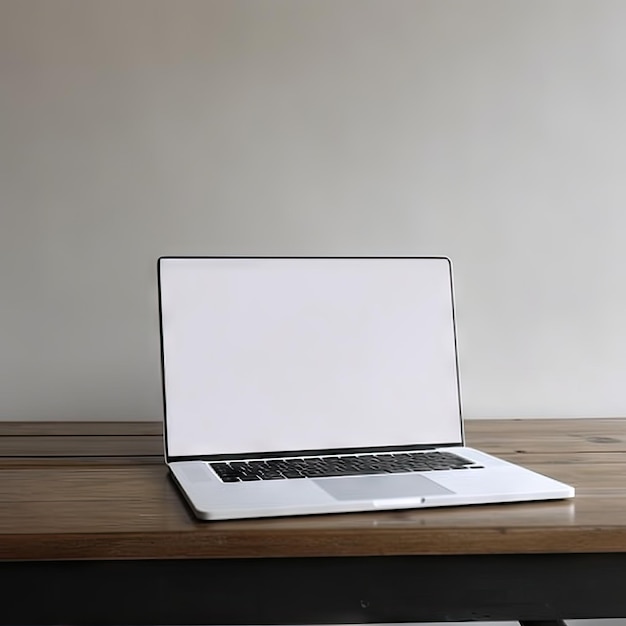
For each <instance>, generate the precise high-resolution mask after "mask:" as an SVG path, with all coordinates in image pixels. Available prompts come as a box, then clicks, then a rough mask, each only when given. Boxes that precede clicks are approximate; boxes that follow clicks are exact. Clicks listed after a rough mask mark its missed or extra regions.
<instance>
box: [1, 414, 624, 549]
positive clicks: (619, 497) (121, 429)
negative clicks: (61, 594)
mask: <svg viewBox="0 0 626 626" xmlns="http://www.w3.org/2000/svg"><path fill="white" fill-rule="evenodd" d="M466 431H467V433H466V434H467V440H468V444H470V445H473V446H475V447H477V448H480V449H483V450H485V451H487V452H492V453H495V454H497V455H499V456H502V457H503V458H508V459H510V460H513V461H515V462H518V463H521V464H522V465H525V466H527V467H530V468H531V469H534V470H536V471H539V472H542V473H545V474H548V475H550V476H553V477H554V478H557V479H559V480H563V481H565V482H568V483H570V484H572V485H574V486H575V487H576V489H577V496H576V498H575V499H573V500H564V501H555V502H536V503H525V504H505V505H483V506H470V507H450V508H441V509H425V510H410V511H399V512H393V511H390V512H380V513H367V514H345V515H326V516H310V517H288V518H276V519H262V520H245V521H231V522H210V523H207V522H198V521H196V520H195V518H194V517H193V516H192V515H191V513H190V511H189V509H188V508H187V506H186V504H185V503H184V501H183V499H182V497H181V495H180V493H179V492H178V490H177V489H176V487H175V486H174V484H173V483H172V481H171V479H170V478H169V476H168V472H167V468H166V467H165V465H164V463H163V460H162V456H161V454H162V452H161V450H162V438H161V425H160V424H158V423H155V424H151V423H137V424H128V423H126V424H123V423H120V424H115V423H114V424H113V425H111V424H108V423H100V424H93V423H92V424H85V423H65V424H58V425H54V424H50V423H48V424H39V423H37V424H15V425H14V426H11V424H9V423H6V422H5V423H2V424H1V428H0V433H1V435H0V559H37V560H39V559H118V558H125V559H128V558H239V557H289V556H351V555H356V556H368V555H377V554H392V555H396V554H397V555H401V554H498V553H500V554H506V553H519V552H523V553H538V552H539V553H542V552H552V553H555V552H626V454H624V452H626V443H625V442H626V419H612V420H606V419H593V420H591V419H590V420H583V419H577V420H476V421H469V422H467V425H466Z"/></svg>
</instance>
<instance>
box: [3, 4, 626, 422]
mask: <svg viewBox="0 0 626 626" xmlns="http://www.w3.org/2000/svg"><path fill="white" fill-rule="evenodd" d="M625 22H626V3H624V2H623V1H621V0H617V1H611V0H593V1H589V0H471V1H460V0H459V1H451V0H176V1H174V0H74V1H73V0H0V142H1V150H0V211H1V214H0V220H1V222H0V296H1V297H0V419H4V420H47V419H50V420H56V419H70V420H71V419H76V420H91V419H94V420H95V419H99V420H154V419H159V418H160V417H161V396H160V373H159V345H158V323H157V300H156V259H157V257H158V256H159V255H167V254H170V255H172V254H183V255H193V254H198V255H203V254H206V255H211V254H271V255H275V254H276V255H280V254H292V255H307V254H314V255H317V254H329V255H344V254H345V255H352V254H357V255H370V254H371V255H428V254H437V255H441V254H443V255H448V256H450V257H451V258H452V260H453V262H454V266H455V276H456V296H457V306H458V310H457V313H458V333H459V350H460V363H461V376H462V388H463V398H464V406H465V414H466V415H467V417H470V418H473V417H519V416H530V417H548V416H557V417H568V416H617V415H624V414H625V413H626V385H625V384H624V380H625V377H626V333H625V332H624V324H623V320H624V318H625V311H626V286H625V284H626V281H624V278H623V274H624V268H625V265H626V246H625V245H624V232H625V229H626V212H625V210H624V209H625V206H626V181H625V180H624V168H625V164H626V149H625V146H626V123H625V122H624V119H625V115H626V114H625V112H626V81H625V78H626V37H625V36H624V23H625Z"/></svg>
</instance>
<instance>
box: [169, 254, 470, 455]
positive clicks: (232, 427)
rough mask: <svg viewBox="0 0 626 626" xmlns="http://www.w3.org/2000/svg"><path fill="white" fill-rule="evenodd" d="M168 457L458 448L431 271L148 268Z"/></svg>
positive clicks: (449, 357) (446, 325) (447, 285)
mask: <svg viewBox="0 0 626 626" xmlns="http://www.w3.org/2000/svg"><path fill="white" fill-rule="evenodd" d="M159 287H160V306H161V335H162V351H163V389H164V398H165V420H166V434H167V440H166V444H167V454H168V457H180V456H208V455H222V454H248V453H267V452H271V451H298V450H326V449H344V448H352V447H357V448H368V447H374V446H405V445H406V446H413V445H427V444H443V443H460V442H461V440H462V435H461V417H460V402H459V392H458V377H457V360H456V347H455V333H454V314H453V300H452V282H451V268H450V263H449V261H448V260H447V259H445V258H308V257H307V258H274V257H262V258H242V257H230V258H223V257H219V258H162V259H160V260H159Z"/></svg>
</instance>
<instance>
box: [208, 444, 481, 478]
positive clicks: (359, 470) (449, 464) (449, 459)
mask: <svg viewBox="0 0 626 626" xmlns="http://www.w3.org/2000/svg"><path fill="white" fill-rule="evenodd" d="M209 466H210V467H211V468H212V469H213V471H214V472H215V473H216V474H217V475H218V476H219V478H220V479H221V480H222V481H223V482H225V483H235V482H246V481H252V480H283V479H294V478H328V477H332V476H361V475H366V474H395V473H406V472H432V471H441V470H465V469H482V465H478V464H477V463H474V462H473V461H470V460H468V459H466V458H464V457H462V456H459V455H458V454H453V453H451V452H440V451H436V452H402V453H398V454H392V453H384V454H350V455H336V456H316V457H303V458H291V457H289V458H281V459H260V460H250V461H243V460H242V461H219V462H210V463H209Z"/></svg>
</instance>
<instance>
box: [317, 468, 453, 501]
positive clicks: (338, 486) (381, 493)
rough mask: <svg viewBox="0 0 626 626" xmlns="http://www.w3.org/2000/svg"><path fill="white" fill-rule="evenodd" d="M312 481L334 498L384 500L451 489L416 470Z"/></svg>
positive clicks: (436, 494)
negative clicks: (411, 472) (408, 472)
mask: <svg viewBox="0 0 626 626" xmlns="http://www.w3.org/2000/svg"><path fill="white" fill-rule="evenodd" d="M314 482H315V484H317V486H318V487H321V488H322V489H323V490H324V491H325V492H326V493H328V494H330V495H331V496H333V497H334V498H336V499H337V500H384V499H387V498H389V499H399V498H420V497H423V496H438V495H445V494H450V493H454V491H450V490H449V489H446V488H445V487H442V486H441V485H439V484H438V483H436V482H434V481H432V480H430V479H428V478H426V477H425V476H419V475H417V474H384V475H381V476H349V477H346V478H326V479H322V480H315V481H314Z"/></svg>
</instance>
